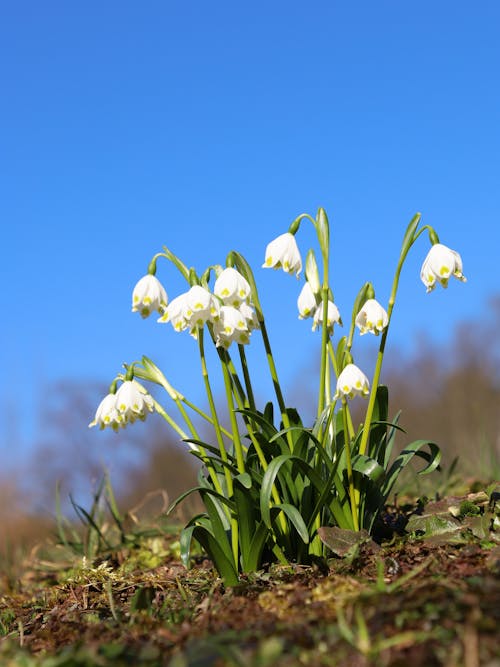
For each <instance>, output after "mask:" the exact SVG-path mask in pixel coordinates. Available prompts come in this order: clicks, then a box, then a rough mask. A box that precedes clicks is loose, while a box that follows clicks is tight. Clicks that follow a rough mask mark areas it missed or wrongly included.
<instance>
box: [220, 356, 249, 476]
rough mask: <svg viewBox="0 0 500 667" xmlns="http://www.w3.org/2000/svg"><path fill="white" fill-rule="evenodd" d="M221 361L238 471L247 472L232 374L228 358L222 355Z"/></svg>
mask: <svg viewBox="0 0 500 667" xmlns="http://www.w3.org/2000/svg"><path fill="white" fill-rule="evenodd" d="M225 356H226V355H225ZM221 362H222V373H223V375H224V387H225V389H226V398H227V409H228V412H229V419H230V420H231V430H232V432H233V445H234V453H235V455H236V465H237V467H238V472H239V473H240V474H242V473H244V472H245V460H244V456H243V447H242V445H241V438H240V433H239V430H238V421H237V419H236V413H235V410H234V403H233V387H232V384H231V374H230V372H229V368H228V362H227V358H223V357H221ZM228 472H229V471H228Z"/></svg>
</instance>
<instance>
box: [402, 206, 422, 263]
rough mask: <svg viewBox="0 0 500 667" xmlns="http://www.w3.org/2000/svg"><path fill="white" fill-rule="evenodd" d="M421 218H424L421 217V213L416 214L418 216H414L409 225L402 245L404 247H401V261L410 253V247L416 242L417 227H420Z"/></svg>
mask: <svg viewBox="0 0 500 667" xmlns="http://www.w3.org/2000/svg"><path fill="white" fill-rule="evenodd" d="M421 217H422V216H421V214H420V213H416V214H415V215H414V216H413V218H412V219H411V220H410V224H409V225H408V227H407V228H406V232H405V235H404V236H403V243H402V246H401V255H400V259H401V258H403V257H405V256H406V254H407V253H408V250H409V249H410V247H411V244H412V243H413V241H414V240H415V239H414V237H415V232H416V230H417V227H418V225H419V222H420V218H421Z"/></svg>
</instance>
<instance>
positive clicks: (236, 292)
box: [214, 266, 251, 308]
mask: <svg viewBox="0 0 500 667" xmlns="http://www.w3.org/2000/svg"><path fill="white" fill-rule="evenodd" d="M250 292H251V289H250V285H249V283H248V280H247V279H246V278H245V277H244V276H242V275H241V273H239V272H238V271H237V270H236V269H234V268H233V267H231V266H229V267H228V268H227V269H224V271H222V273H221V274H220V276H219V277H218V278H217V280H216V281H215V285H214V294H215V295H216V296H218V297H219V298H220V299H221V300H222V301H223V303H224V305H226V306H234V307H235V308H238V306H239V305H240V304H241V303H244V302H246V301H247V300H248V299H249V297H250Z"/></svg>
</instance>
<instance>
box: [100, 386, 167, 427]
mask: <svg viewBox="0 0 500 667" xmlns="http://www.w3.org/2000/svg"><path fill="white" fill-rule="evenodd" d="M153 410H154V402H153V398H152V396H150V394H148V393H147V392H146V391H145V390H142V388H140V387H139V385H138V384H137V383H136V382H134V381H133V380H125V381H124V382H123V384H121V385H120V387H119V388H118V391H116V393H115V392H114V391H113V390H112V391H110V392H109V394H107V396H105V397H104V398H103V399H102V401H101V402H100V404H99V407H98V408H97V411H96V413H95V417H94V419H93V421H91V422H90V424H89V427H92V426H97V425H99V427H100V428H101V429H103V428H106V427H107V426H109V427H110V428H112V429H113V431H118V429H119V428H124V427H125V426H126V425H127V424H128V423H130V424H133V423H134V422H135V421H136V419H140V420H141V421H144V420H145V419H146V416H147V414H148V412H153Z"/></svg>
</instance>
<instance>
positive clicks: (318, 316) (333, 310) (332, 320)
mask: <svg viewBox="0 0 500 667" xmlns="http://www.w3.org/2000/svg"><path fill="white" fill-rule="evenodd" d="M322 324H323V302H321V303H320V304H319V306H318V307H317V309H316V310H315V312H314V317H313V325H312V330H313V331H316V329H317V328H318V327H319V326H321V325H322ZM334 324H342V322H341V319H340V313H339V309H338V308H337V306H336V305H335V304H334V303H333V301H328V309H327V318H326V325H327V327H328V333H329V334H330V335H331V334H332V333H333V325H334Z"/></svg>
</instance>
